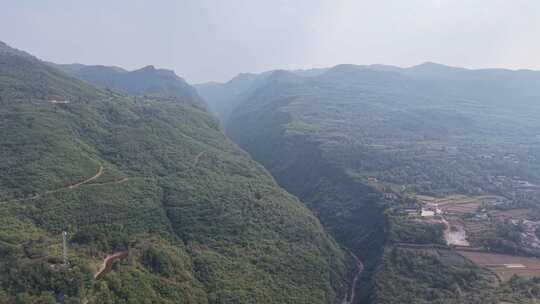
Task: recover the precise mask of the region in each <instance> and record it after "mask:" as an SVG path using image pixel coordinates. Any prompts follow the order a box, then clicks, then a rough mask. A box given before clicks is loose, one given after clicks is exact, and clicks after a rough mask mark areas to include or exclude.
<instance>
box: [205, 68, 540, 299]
mask: <svg viewBox="0 0 540 304" xmlns="http://www.w3.org/2000/svg"><path fill="white" fill-rule="evenodd" d="M539 88H540V72H534V71H508V70H466V69H460V68H452V67H447V66H442V65H438V64H433V63H426V64H423V65H420V66H416V67H412V68H407V69H402V68H397V67H392V66H383V65H372V66H354V65H340V66H336V67H334V68H331V69H329V70H327V71H325V72H324V73H323V74H320V75H315V76H312V77H304V76H302V75H299V74H298V73H291V72H287V71H276V72H274V73H271V74H270V75H266V76H265V80H264V82H263V83H262V84H261V83H259V84H258V85H257V86H256V87H253V86H252V87H250V88H248V90H247V91H246V92H247V93H241V94H240V95H238V96H243V99H242V100H236V101H235V103H232V104H231V106H232V107H234V109H229V111H231V113H232V114H230V115H229V116H228V117H222V119H224V124H225V125H226V131H227V134H228V135H229V136H230V137H231V138H232V139H233V140H234V141H235V142H236V143H238V144H239V145H240V146H241V147H243V148H244V149H246V150H247V151H248V152H249V153H250V154H251V155H252V157H253V158H254V159H255V160H257V161H259V162H260V163H262V164H263V165H264V166H265V167H266V168H267V169H268V170H269V171H270V172H271V173H272V174H273V175H274V177H275V178H276V180H277V181H278V182H279V183H280V185H282V186H283V187H284V188H285V189H287V190H289V191H290V192H292V193H293V194H296V195H297V196H298V197H299V198H300V199H301V200H302V201H303V202H305V203H306V204H307V206H308V207H309V208H310V209H312V210H313V211H314V212H315V214H316V215H317V216H318V217H319V218H320V219H321V222H322V223H323V225H324V226H326V227H327V229H328V230H329V232H331V233H332V234H333V235H334V236H335V237H336V239H337V240H338V241H339V242H340V243H341V244H343V245H345V246H346V247H347V248H349V249H350V250H352V251H353V252H354V253H356V254H357V255H358V256H359V257H360V258H361V259H363V260H364V262H365V263H366V271H365V272H364V274H365V275H364V281H363V282H362V284H360V286H361V287H362V288H363V290H362V291H361V292H360V295H361V299H360V300H361V302H362V303H497V302H498V300H499V299H500V297H502V295H504V296H508V295H507V291H508V290H509V289H505V288H509V287H508V286H506V287H501V288H502V289H497V288H495V287H496V286H495V285H496V284H493V278H492V277H491V276H490V274H489V273H488V272H486V271H485V270H484V269H483V268H481V267H478V266H477V265H476V264H473V263H471V261H468V260H467V259H464V258H463V257H461V256H460V255H459V254H458V253H457V252H456V251H454V250H450V248H449V247H447V246H446V241H445V240H444V239H443V234H445V233H447V232H445V231H446V230H445V231H443V229H444V227H445V225H444V223H442V224H441V223H440V222H437V221H438V220H437V219H435V220H432V221H431V222H429V220H423V219H422V218H419V215H418V216H416V215H414V214H413V215H411V216H409V215H408V213H407V212H409V213H410V212H413V213H414V212H416V211H415V210H417V209H418V208H420V204H419V201H418V200H417V199H416V196H417V195H420V194H423V195H431V196H434V197H444V196H446V195H450V194H461V195H488V194H491V195H493V194H497V195H500V196H501V197H503V198H505V199H506V198H508V200H509V201H510V200H511V198H512V193H515V191H514V192H513V190H511V189H510V188H509V184H510V183H511V182H512V180H511V179H522V180H527V181H530V182H531V183H534V184H538V183H540V175H539V174H538V172H540V171H539V170H538V169H540V157H539V156H538V155H540V153H539V152H540V142H539V141H538V138H540V136H538V135H539V134H540V122H539V121H538V119H537V117H539V114H540V103H539V100H540V89H539ZM199 90H200V91H202V90H201V89H199ZM201 94H202V95H205V93H201ZM209 103H210V104H211V103H212V101H209ZM507 177H508V178H507ZM497 179H504V181H502V182H496V180H497ZM528 195H529V194H528ZM514 197H515V196H514ZM529 200H530V199H529ZM511 203H513V204H515V205H518V204H522V203H523V201H518V200H514V201H512V202H511ZM465 216H467V215H465ZM468 216H469V217H472V216H474V214H472V215H470V214H469V215H468ZM493 225H494V226H495V222H494V223H493ZM497 225H498V224H497ZM505 225H508V224H505ZM497 227H499V226H497ZM505 227H508V226H505ZM494 229H495V228H494ZM499 229H500V227H499V228H496V230H497V232H493V233H494V234H493V235H491V234H489V236H488V235H487V234H485V235H483V236H481V237H484V238H488V237H489V238H492V239H491V240H489V241H488V240H487V239H478V240H476V241H475V242H477V244H478V245H479V246H480V245H485V244H487V243H486V242H491V243H489V244H492V245H493V244H499V245H500V244H503V243H504V244H512V243H510V241H511V240H510V239H509V237H508V235H509V234H508V232H506V233H507V234H506V236H505V235H504V233H503V232H502V231H503V230H499ZM494 231H495V230H494ZM501 233H502V234H501ZM497 238H500V239H497ZM492 241H495V243H493V242H492ZM483 242H484V243H483ZM499 245H497V246H499ZM490 246H491V245H490ZM505 246H507V245H505ZM512 246H514V245H512ZM515 246H518V245H515ZM490 248H491V249H490V250H508V249H503V247H502V246H501V247H500V248H499V249H495V246H491V247H490ZM505 248H511V247H505ZM512 250H515V249H512ZM514 283H515V282H514ZM501 290H503V291H501Z"/></svg>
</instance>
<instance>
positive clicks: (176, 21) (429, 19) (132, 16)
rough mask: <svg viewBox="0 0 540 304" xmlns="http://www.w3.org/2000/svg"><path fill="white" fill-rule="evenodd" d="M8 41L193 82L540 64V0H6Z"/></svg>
mask: <svg viewBox="0 0 540 304" xmlns="http://www.w3.org/2000/svg"><path fill="white" fill-rule="evenodd" d="M0 2H1V3H0V40H2V41H4V42H6V43H8V44H10V45H11V46H14V47H17V48H20V49H23V50H26V51H28V52H30V53H32V54H34V55H36V56H38V57H40V58H42V59H44V60H49V61H54V62H58V63H72V62H79V63H85V64H105V65H118V66H121V67H124V68H127V69H135V68H139V67H142V66H145V65H149V64H153V65H155V66H157V67H162V68H169V69H174V70H175V71H176V72H177V74H179V75H181V76H183V77H185V78H186V79H187V80H188V81H190V82H192V83H197V82H202V81H208V80H218V81H223V80H227V79H228V78H230V77H232V76H234V75H236V74H237V73H240V72H260V71H264V70H270V69H277V68H283V69H297V68H309V67H325V66H332V65H336V64H340V63H356V64H371V63H384V64H393V65H399V66H410V65H415V64H418V63H421V62H424V61H434V62H439V63H444V64H448V65H456V66H465V67H472V68H480V67H506V68H513V69H516V68H529V69H535V70H538V69H540V55H539V54H540V1H539V0H395V1H391V0H364V1H362V0H327V1H324V0H297V1H285V0H273V1H270V0H266V1H263V0H177V1H173V0H153V1H150V0H147V1H143V0H91V1H73V0H0Z"/></svg>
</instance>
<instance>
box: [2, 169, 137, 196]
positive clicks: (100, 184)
mask: <svg viewBox="0 0 540 304" xmlns="http://www.w3.org/2000/svg"><path fill="white" fill-rule="evenodd" d="M104 172H105V169H104V168H103V166H102V165H100V166H99V168H98V171H97V172H96V174H95V175H94V176H92V177H89V178H87V179H85V180H83V181H80V182H78V183H75V184H71V185H67V186H65V187H62V188H58V189H54V190H47V191H45V192H43V193H41V194H35V195H32V196H29V197H25V198H17V199H12V200H9V201H5V202H0V204H6V203H12V202H20V201H26V200H35V199H38V198H40V197H42V196H45V195H47V194H53V193H57V192H59V191H62V190H65V189H75V188H78V187H80V186H82V185H86V184H88V183H90V182H91V181H93V180H96V179H98V178H99V177H100V176H102V175H103V173H104ZM128 180H129V178H127V177H124V178H122V179H119V180H115V181H111V182H105V183H94V184H88V185H89V186H104V185H112V184H122V183H124V182H126V181H128Z"/></svg>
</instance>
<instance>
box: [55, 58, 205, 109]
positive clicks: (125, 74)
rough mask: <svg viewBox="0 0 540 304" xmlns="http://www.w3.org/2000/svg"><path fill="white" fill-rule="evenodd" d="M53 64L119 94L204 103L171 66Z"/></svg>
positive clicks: (202, 104)
mask: <svg viewBox="0 0 540 304" xmlns="http://www.w3.org/2000/svg"><path fill="white" fill-rule="evenodd" d="M52 65H53V66H55V67H57V68H59V69H61V70H63V71H64V72H66V73H68V74H70V75H73V76H75V77H77V78H79V79H82V80H85V81H88V82H90V83H92V84H94V85H96V86H98V87H100V88H103V89H110V90H113V91H115V92H118V93H121V94H125V95H136V96H143V95H146V96H152V97H154V98H155V97H160V98H169V99H171V98H173V99H178V100H182V101H190V102H195V103H197V104H199V105H201V106H204V103H203V101H202V99H201V98H200V97H199V95H198V94H197V92H196V90H195V89H194V88H193V87H191V86H190V85H189V84H188V83H187V82H186V81H185V80H184V79H182V78H181V77H178V76H177V75H176V74H175V73H174V71H171V70H165V69H156V68H155V67H154V66H151V65H149V66H146V67H143V68H141V69H138V70H134V71H126V70H124V69H122V68H119V67H114V66H102V65H83V64H52Z"/></svg>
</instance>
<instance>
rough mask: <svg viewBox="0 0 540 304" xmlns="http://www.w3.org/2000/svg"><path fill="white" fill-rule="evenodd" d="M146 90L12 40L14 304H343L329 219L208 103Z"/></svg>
mask: <svg viewBox="0 0 540 304" xmlns="http://www.w3.org/2000/svg"><path fill="white" fill-rule="evenodd" d="M85 69H86V68H85ZM108 70H109V72H110V70H111V69H108ZM117 72H118V73H121V74H125V73H128V72H123V71H117ZM132 73H134V74H137V75H140V74H142V75H147V74H150V75H156V74H158V75H161V74H162V72H156V71H155V70H153V69H150V70H149V69H145V70H142V71H138V72H132ZM165 74H166V77H171V78H174V77H173V76H172V75H171V74H170V73H165ZM115 77H116V76H115ZM142 78H143V77H141V79H142ZM115 79H117V78H115ZM122 79H124V78H122ZM126 81H127V80H126ZM120 89H123V88H120ZM177 89H179V88H177ZM175 90H176V89H175ZM137 92H141V91H137ZM175 92H176V91H175ZM191 92H193V89H191V88H187V91H186V92H178V93H179V96H184V97H183V98H188V96H191V95H190V94H191ZM143 95H146V96H145V97H141V96H136V97H133V96H126V95H119V94H117V93H115V92H112V91H107V90H102V89H98V88H96V87H93V86H91V85H90V84H89V83H88V82H84V81H81V80H78V79H76V78H73V77H71V76H69V75H67V74H65V73H64V72H62V71H59V70H57V69H55V68H53V67H51V66H50V65H49V64H46V63H44V62H42V61H40V60H38V59H36V58H34V57H32V56H29V55H27V54H26V53H22V52H20V51H17V50H15V49H12V48H10V47H8V46H6V45H4V44H2V45H1V48H0V96H1V101H0V138H1V143H2V144H1V145H0V147H1V148H0V160H1V162H0V225H1V227H2V230H1V231H0V256H1V258H0V302H2V303H51V302H54V301H55V300H54V298H55V297H57V298H64V303H79V302H81V303H100V304H101V303H342V300H343V298H345V297H346V295H347V294H348V292H349V291H348V285H349V283H348V282H349V281H350V278H351V275H352V271H353V269H354V265H353V264H352V263H353V260H352V259H351V258H350V256H349V255H348V254H346V253H345V252H344V251H343V250H342V249H341V248H340V247H339V246H338V245H337V244H336V243H335V241H334V240H333V239H332V237H330V236H329V235H328V234H327V233H326V231H325V230H324V229H323V227H322V226H321V224H320V223H319V221H318V219H317V218H316V217H315V216H314V215H313V214H312V213H311V212H310V211H309V210H308V209H307V208H305V207H304V206H303V204H302V203H300V202H299V201H298V200H297V199H296V198H295V197H294V196H292V195H291V194H289V193H287V192H286V191H284V190H283V189H281V188H280V187H279V186H278V185H277V184H276V183H275V181H274V180H273V178H272V177H271V176H270V175H269V174H268V173H267V171H265V170H264V169H263V168H262V167H261V166H260V165H259V164H257V163H256V162H254V161H253V160H251V159H250V157H249V156H248V155H247V154H246V153H245V152H243V151H242V150H240V149H238V148H237V146H236V145H234V144H233V143H231V142H230V141H229V140H228V139H227V138H226V137H225V136H224V134H223V132H222V131H221V129H220V128H219V126H218V123H217V121H216V120H215V119H214V118H212V117H211V116H210V115H209V114H208V113H207V112H206V111H205V110H204V109H202V108H201V107H200V106H199V105H197V103H196V102H195V101H193V100H184V101H185V102H178V99H177V98H174V99H164V98H160V97H153V96H151V94H147V93H144V94H143ZM64 231H65V232H66V241H65V244H66V245H67V246H66V250H67V252H66V253H67V256H66V257H67V261H64V260H63V258H62V257H63V254H62V252H63V241H62V235H64V233H63V232H64ZM65 262H67V263H65Z"/></svg>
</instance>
